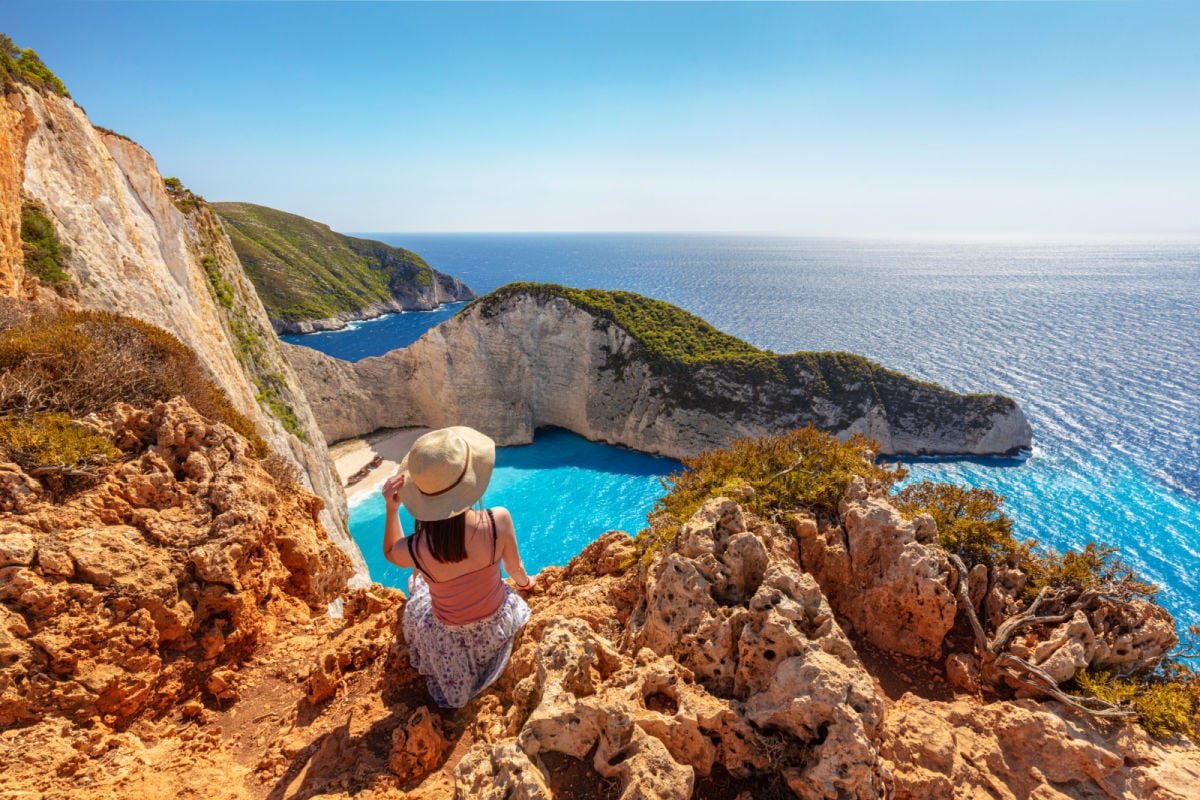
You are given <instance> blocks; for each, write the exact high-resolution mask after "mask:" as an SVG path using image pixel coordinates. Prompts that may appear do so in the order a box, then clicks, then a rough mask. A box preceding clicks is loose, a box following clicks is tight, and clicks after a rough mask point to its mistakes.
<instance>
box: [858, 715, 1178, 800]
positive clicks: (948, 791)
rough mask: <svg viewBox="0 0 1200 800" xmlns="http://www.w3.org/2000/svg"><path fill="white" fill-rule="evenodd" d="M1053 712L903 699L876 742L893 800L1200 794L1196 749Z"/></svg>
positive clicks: (1163, 799) (1174, 798)
mask: <svg viewBox="0 0 1200 800" xmlns="http://www.w3.org/2000/svg"><path fill="white" fill-rule="evenodd" d="M1054 708H1055V707H1054V705H1053V704H1048V705H1045V706H1043V705H1039V704H1038V703H1034V702H1032V701H1029V700H1022V701H1018V702H1015V703H1009V702H998V703H991V704H988V705H984V706H981V705H979V704H978V703H975V702H971V701H969V700H965V699H959V700H954V701H952V702H935V701H929V700H922V699H920V698H918V697H915V696H913V695H906V696H905V697H903V698H902V699H901V700H900V702H899V703H897V705H896V706H895V707H894V708H892V709H891V711H890V712H889V713H888V718H887V721H886V723H885V725H884V731H883V738H882V743H881V750H882V754H883V758H884V760H885V761H886V762H887V763H888V765H889V767H890V770H891V774H892V779H893V781H894V782H895V798H896V800H953V798H961V797H977V796H978V797H998V798H1005V799H1006V800H1018V798H1026V797H1030V798H1032V797H1036V798H1044V800H1057V799H1058V798H1062V800H1066V798H1078V797H1128V798H1135V797H1136V798H1157V799H1158V800H1185V798H1190V797H1193V796H1195V793H1196V791H1197V790H1200V758H1197V753H1196V748H1195V746H1188V745H1184V744H1182V743H1180V744H1174V745H1172V744H1162V743H1159V742H1155V741H1154V740H1153V739H1151V738H1150V737H1149V736H1147V735H1146V733H1145V732H1144V731H1142V730H1140V729H1138V728H1136V727H1131V726H1124V727H1114V728H1112V729H1109V730H1103V729H1101V728H1099V727H1097V726H1095V725H1093V724H1090V723H1088V722H1084V721H1081V720H1076V719H1072V718H1071V717H1069V716H1063V715H1060V714H1058V713H1054Z"/></svg>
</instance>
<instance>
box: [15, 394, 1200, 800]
mask: <svg viewBox="0 0 1200 800" xmlns="http://www.w3.org/2000/svg"><path fill="white" fill-rule="evenodd" d="M89 425H91V426H92V427H93V429H95V430H97V431H101V432H103V433H104V435H106V436H109V437H111V438H112V441H114V442H118V443H123V444H124V446H126V447H127V448H128V456H129V458H128V459H127V460H125V461H124V462H122V463H119V464H117V465H115V466H113V467H111V468H109V469H108V471H107V472H106V473H105V474H104V475H103V476H102V477H101V480H100V481H99V482H98V483H97V484H96V485H95V486H93V487H92V488H90V489H87V490H85V491H83V492H81V493H79V494H77V495H74V496H72V497H70V498H68V500H67V501H66V502H65V503H62V504H58V505H56V504H54V503H51V502H50V501H49V500H47V499H44V498H42V497H41V496H39V495H38V493H37V492H36V491H31V490H30V483H32V484H34V485H36V483H37V482H36V481H22V480H6V481H5V482H3V483H2V484H0V486H3V487H5V488H4V491H3V496H2V497H0V500H2V501H3V502H5V503H6V504H7V507H10V508H15V505H16V503H17V502H18V500H17V498H19V502H20V503H21V504H22V506H21V507H22V509H23V513H11V512H10V513H6V514H3V515H0V563H3V564H4V566H0V700H2V701H3V702H2V704H0V708H3V709H4V713H5V714H6V715H9V716H8V717H5V718H4V719H3V720H0V744H3V745H5V746H3V747H0V793H4V792H10V793H15V794H18V795H20V794H31V795H33V796H37V795H38V794H39V793H50V794H53V793H54V792H55V791H57V790H58V789H59V788H61V786H62V785H64V782H69V784H70V785H71V786H72V794H73V795H74V796H78V797H97V798H99V797H111V796H114V795H115V796H120V797H124V798H134V799H136V798H151V797H155V798H157V797H162V796H203V797H206V798H216V799H217V800H221V799H223V798H229V799H230V800H233V798H237V799H238V800H245V799H246V798H284V797H314V796H322V797H333V798H349V797H360V798H361V797H369V798H376V800H383V799H384V798H397V800H399V798H421V799H422V800H451V798H454V800H467V798H496V800H503V799H505V798H518V797H522V798H538V799H539V800H553V798H577V797H589V798H629V799H632V798H645V800H658V799H659V798H662V799H670V800H676V799H677V800H686V799H687V798H699V799H700V800H716V799H717V798H722V799H723V800H729V799H730V798H753V797H787V796H794V797H799V798H814V799H815V798H832V797H855V798H873V797H880V798H882V797H898V798H927V797H929V798H960V797H971V796H974V795H975V794H978V793H980V792H986V793H988V794H989V796H997V797H1011V798H1019V797H1046V798H1054V797H1091V796H1105V797H1115V798H1129V800H1133V799H1134V798H1142V797H1162V798H1188V797H1192V796H1195V794H1196V792H1197V791H1200V750H1198V749H1197V748H1196V747H1195V746H1192V745H1188V744H1185V743H1183V742H1182V741H1178V742H1175V743H1163V742H1160V741H1156V740H1153V739H1151V738H1149V737H1148V736H1147V735H1146V734H1145V733H1144V732H1142V731H1141V730H1140V729H1138V728H1137V727H1136V726H1133V727H1131V726H1111V727H1110V728H1107V729H1106V728H1103V727H1101V726H1099V725H1098V724H1097V723H1094V722H1092V721H1091V720H1089V719H1084V718H1078V717H1073V716H1068V715H1067V712H1066V711H1065V710H1063V709H1061V708H1059V707H1057V706H1055V705H1054V704H1044V705H1043V704H1038V703H1035V702H1033V701H1029V700H1022V701H1017V702H1009V701H997V702H991V703H985V702H982V701H981V700H980V698H979V697H978V696H977V695H960V696H957V697H953V696H949V695H946V694H944V690H941V691H942V692H943V694H942V695H941V696H939V698H938V699H933V698H932V697H929V696H925V695H926V694H928V693H930V692H931V691H936V689H935V685H934V683H930V682H929V680H928V679H919V680H916V681H913V680H911V679H910V680H909V684H908V685H910V686H912V688H913V689H914V691H917V692H920V693H921V694H915V693H908V694H903V695H902V696H901V695H896V694H891V695H889V694H888V693H886V692H885V690H884V686H886V685H888V684H889V682H892V681H894V678H882V679H881V675H882V674H883V673H884V672H887V668H884V669H883V671H882V672H881V667H882V664H881V662H880V660H879V659H880V656H879V652H878V651H876V650H873V649H867V650H865V651H864V650H861V649H860V648H858V647H857V646H856V645H855V644H854V641H855V640H853V639H852V638H851V637H850V636H848V635H847V632H846V631H845V630H844V629H843V626H842V623H841V622H839V619H838V617H837V614H836V612H837V608H836V606H831V604H830V602H829V601H828V600H827V599H826V597H825V594H824V592H823V591H822V586H821V584H820V582H819V580H818V578H817V577H815V576H814V575H812V574H810V573H808V572H805V571H804V567H803V566H802V558H803V551H804V550H805V548H806V547H808V546H810V545H811V542H810V539H811V536H809V532H810V531H809V529H810V527H811V526H809V525H807V524H803V523H801V522H794V521H791V520H786V519H785V520H782V521H780V522H771V521H768V520H764V519H761V518H758V517H756V516H755V515H753V514H751V513H750V512H748V511H747V510H746V509H745V508H744V507H743V506H741V505H739V504H738V503H736V502H734V501H732V500H729V499H726V498H715V499H711V500H709V501H707V502H706V503H705V504H704V505H703V506H702V507H701V508H700V509H699V510H698V511H697V512H696V513H695V514H694V515H692V517H691V518H690V519H689V520H687V521H686V522H685V523H684V524H683V525H682V526H681V527H680V529H679V530H678V532H677V534H673V535H669V536H667V537H665V538H663V539H660V540H659V541H658V543H657V544H656V545H654V546H651V547H650V549H648V550H645V549H643V545H640V544H639V545H635V543H634V542H632V541H631V539H630V537H629V536H628V535H627V534H624V533H621V532H610V533H608V534H605V535H604V536H602V537H601V538H600V539H598V540H597V541H596V542H594V543H592V544H591V545H589V546H588V547H587V548H586V549H585V550H584V551H583V552H582V553H581V554H580V555H579V556H577V557H576V558H575V559H573V560H572V561H571V563H570V564H568V565H567V566H566V567H565V568H558V567H551V568H547V569H545V570H543V572H542V574H541V576H540V578H539V581H538V588H537V589H536V590H535V593H534V594H533V595H532V596H531V597H530V598H529V602H530V606H531V610H532V614H531V618H530V621H529V623H528V624H527V625H526V627H525V628H523V629H522V631H521V632H520V633H519V634H518V636H517V640H516V642H515V646H514V651H513V655H512V658H511V662H510V666H509V668H508V669H507V670H506V671H505V673H504V674H503V675H502V676H501V677H500V679H499V680H498V681H497V682H496V683H495V684H493V686H492V687H490V688H489V689H488V690H487V691H486V692H484V693H483V694H482V695H481V696H480V697H478V698H476V699H475V700H473V701H472V702H471V703H470V704H468V705H467V706H466V707H465V708H463V709H460V710H456V711H451V710H443V709H436V708H434V707H432V705H431V703H430V700H429V697H428V695H427V693H426V692H425V689H424V681H423V679H422V678H421V676H419V675H417V674H416V673H415V671H414V670H413V669H412V667H411V666H410V665H409V664H408V658H407V647H406V645H405V642H404V640H403V633H402V626H401V624H400V618H401V614H402V612H403V603H404V600H403V597H402V595H401V594H400V593H399V592H396V591H394V590H389V589H385V588H383V587H379V586H374V587H371V588H370V589H357V590H352V591H350V592H348V593H347V594H345V596H344V597H342V598H341V599H339V601H338V602H336V603H335V604H334V606H333V607H334V608H336V611H337V613H336V614H334V615H326V614H314V613H313V612H314V611H320V610H322V609H323V608H324V604H325V603H326V602H327V601H328V600H329V599H330V598H331V597H332V596H333V595H334V594H335V593H336V592H338V591H344V589H340V588H339V587H343V586H344V579H345V575H346V574H347V572H348V569H349V565H348V563H347V562H346V560H345V558H344V557H343V556H342V555H341V553H340V552H339V551H338V550H337V549H336V548H333V547H332V546H330V545H329V544H328V543H326V542H325V541H324V539H323V536H322V535H321V532H320V529H319V526H318V525H317V523H316V521H315V517H314V514H313V509H314V507H315V504H316V502H317V501H316V499H315V498H313V497H312V496H311V495H308V494H306V493H304V492H300V491H295V490H290V491H289V490H287V489H286V487H283V486H280V485H279V484H278V483H277V482H276V481H275V480H274V479H272V478H270V477H269V476H268V475H267V474H266V473H265V472H263V471H262V469H261V468H260V467H259V466H258V463H257V462H256V461H255V459H254V458H253V457H252V456H251V455H250V452H249V446H248V444H247V442H246V441H245V440H244V439H242V438H241V437H239V436H238V435H237V434H235V433H234V432H233V431H231V430H230V429H228V428H225V427H224V426H223V425H220V424H215V423H211V422H208V421H206V420H204V419H203V418H200V417H199V416H198V415H196V414H195V412H193V411H192V410H191V409H190V408H189V407H188V406H187V405H186V404H184V403H182V402H181V401H172V402H170V403H159V404H157V405H155V406H154V407H153V408H151V409H145V410H138V409H132V408H128V407H121V408H119V409H118V410H117V411H115V412H114V413H112V414H109V415H106V416H104V417H103V418H99V417H94V418H92V419H91V420H89ZM0 474H5V475H18V476H19V475H20V474H21V473H20V470H19V468H16V467H15V466H7V465H6V466H5V468H4V469H3V470H0ZM886 505H887V503H886V498H885V497H881V496H877V495H876V494H874V493H873V492H872V491H870V487H866V488H864V487H862V486H856V487H853V488H852V490H851V491H850V492H849V493H848V496H847V498H846V501H845V502H844V503H843V504H842V508H841V510H840V512H839V515H838V517H839V518H838V521H837V522H836V524H834V525H833V527H831V528H828V529H827V530H834V529H838V528H840V526H855V525H858V526H860V528H861V530H860V532H859V534H857V537H858V538H860V539H861V538H863V537H868V536H869V537H871V538H872V539H874V540H877V541H874V542H873V543H872V544H871V545H870V546H871V547H873V548H875V550H874V551H873V552H884V551H885V550H886V542H885V541H884V540H885V539H886V538H887V537H888V536H891V537H893V538H895V539H897V540H898V541H899V542H900V543H901V546H900V552H904V548H906V547H910V546H911V545H912V544H913V542H914V541H915V540H919V539H920V538H922V537H923V535H924V534H923V533H922V528H923V526H924V523H918V524H917V525H916V526H915V527H914V528H905V527H904V526H903V525H900V524H898V523H897V522H896V521H895V519H894V518H893V516H892V515H891V514H889V513H888V509H887V508H886ZM862 518H870V520H871V522H870V524H866V523H863V522H861V519H862ZM831 537H832V534H831ZM918 543H920V542H919V541H918ZM854 546H855V547H857V546H858V545H857V544H856V545H854ZM886 577H887V573H886V572H884V573H878V574H877V575H876V577H875V578H874V579H873V581H874V583H872V584H871V585H878V586H884V587H888V591H889V592H893V594H892V595H891V596H892V597H893V598H894V599H895V600H896V601H897V602H899V603H901V604H902V605H903V606H904V607H912V606H914V605H916V604H915V603H913V602H912V598H906V597H905V596H904V595H905V592H909V593H912V594H913V595H914V596H918V597H919V596H922V594H923V593H924V591H925V590H924V589H923V588H922V587H921V584H920V583H919V582H918V583H909V584H904V583H894V584H892V583H889V582H888V581H887V580H886ZM836 588H837V587H836V586H833V585H831V586H830V588H829V590H828V591H833V590H834V589H836ZM868 591H869V589H868ZM1129 614H1130V615H1131V616H1130V619H1133V620H1136V619H1141V620H1144V621H1146V624H1144V625H1142V626H1141V627H1142V629H1146V630H1148V629H1153V628H1154V627H1155V626H1154V623H1153V620H1154V615H1152V614H1146V613H1143V612H1142V611H1141V610H1139V609H1138V608H1136V607H1133V608H1131V609H1130V610H1129ZM1118 617H1120V614H1119V613H1118V608H1117V607H1114V608H1113V609H1112V610H1110V611H1109V612H1108V614H1107V617H1106V618H1108V619H1111V620H1114V621H1115V620H1116V619H1117V618H1118ZM1090 624H1091V625H1093V626H1094V628H1095V630H1097V631H1099V630H1101V629H1102V628H1103V627H1104V626H1103V625H1100V624H1099V623H1097V622H1095V621H1093V622H1091V623H1090ZM1113 630H1116V628H1113ZM1130 635H1131V636H1132V637H1133V638H1134V639H1139V634H1137V633H1136V632H1130ZM1050 638H1052V635H1051V637H1050ZM1100 638H1101V635H1098V636H1097V637H1096V640H1097V641H1098V640H1099V639H1100ZM860 652H862V653H865V654H866V655H864V656H860ZM924 663H926V664H927V665H931V666H927V667H926V669H931V668H932V669H936V664H937V662H936V661H927V662H924ZM943 685H944V684H943Z"/></svg>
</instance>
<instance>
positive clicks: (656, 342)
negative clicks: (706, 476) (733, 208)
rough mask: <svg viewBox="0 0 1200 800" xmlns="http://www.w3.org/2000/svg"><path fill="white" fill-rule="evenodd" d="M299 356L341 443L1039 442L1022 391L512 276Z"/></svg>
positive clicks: (954, 448)
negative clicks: (357, 343)
mask: <svg viewBox="0 0 1200 800" xmlns="http://www.w3.org/2000/svg"><path fill="white" fill-rule="evenodd" d="M286 352H287V356H288V358H289V360H290V361H291V363H292V365H293V367H294V368H295V369H296V371H297V374H298V375H299V377H300V382H301V384H302V385H303V387H304V391H305V393H306V394H307V396H308V399H309V402H310V403H311V405H312V408H313V411H314V413H315V414H316V417H317V421H318V425H319V426H320V428H321V430H322V432H323V433H324V434H325V437H326V440H327V441H329V442H334V441H340V440H342V439H347V438H350V437H353V436H361V435H363V434H367V433H370V432H372V431H375V430H378V429H380V428H403V427H411V426H430V427H442V426H446V425H452V424H454V425H470V426H472V427H475V428H477V429H479V430H481V431H484V432H485V433H487V434H488V435H489V436H491V437H493V438H494V439H496V440H497V442H499V443H500V444H502V445H513V444H527V443H529V442H531V441H532V440H533V433H534V431H535V430H536V429H537V428H539V427H542V426H556V427H560V428H566V429H567V430H570V431H574V432H575V433H578V434H580V435H582V436H585V437H587V438H588V439H592V440H595V441H603V442H609V443H612V444H619V445H624V446H626V447H631V448H634V449H636V450H640V451H643V452H649V453H659V454H662V455H668V456H672V457H676V458H680V457H685V456H694V455H696V454H697V453H699V452H701V451H703V450H707V449H712V448H714V447H722V446H724V445H725V444H727V443H728V442H729V441H731V440H732V439H736V438H742V437H746V436H759V435H764V434H771V433H779V432H782V431H785V430H790V429H793V428H797V427H802V426H804V425H808V424H813V425H816V426H817V427H818V428H820V429H821V430H824V431H828V432H831V433H835V434H837V435H838V436H839V437H841V438H845V437H847V436H849V435H851V434H854V433H863V434H866V435H867V436H870V437H871V438H873V439H875V440H876V441H877V442H879V443H880V445H881V451H882V452H883V453H885V454H972V455H991V454H1001V453H1010V452H1013V451H1016V450H1019V449H1021V448H1026V447H1028V446H1029V445H1030V440H1031V430H1030V426H1029V423H1028V421H1027V420H1026V418H1025V415H1024V413H1023V412H1022V411H1021V409H1020V407H1019V406H1018V405H1017V404H1016V403H1015V402H1014V401H1013V400H1011V399H1009V398H1007V397H1002V396H999V395H963V394H958V393H956V392H952V391H949V390H947V389H944V388H942V387H940V386H936V385H934V384H931V383H925V382H922V381H917V380H914V379H912V378H909V377H906V376H904V375H902V374H900V373H898V372H894V371H891V370H888V369H884V368H883V367H881V366H879V365H878V364H875V363H873V362H871V361H869V360H867V359H865V358H862V357H860V356H855V355H851V354H848V353H794V354H791V355H776V354H774V353H769V352H767V351H763V350H759V349H757V348H755V347H753V346H751V345H749V344H746V343H745V342H742V341H741V340H739V339H736V338H734V337H732V336H729V335H727V334H724V333H721V332H720V331H717V330H716V329H715V328H713V327H712V326H711V325H709V324H708V323H706V322H705V321H704V320H702V319H700V318H699V317H696V316H694V315H692V314H689V313H687V312H686V311H683V310H682V309H679V308H676V307H675V306H671V305H669V304H667V303H662V302H659V301H656V300H651V299H649V298H645V297H641V296H639V295H635V294H630V293H628V292H605V291H599V290H575V289H568V288H565V287H561V286H553V285H544V284H511V285H509V286H507V287H504V288H502V289H499V290H497V291H496V292H493V293H492V294H490V295H488V296H486V297H484V298H482V299H481V300H478V301H476V302H475V303H473V304H472V305H471V306H469V307H468V308H467V309H465V310H464V311H463V312H462V313H460V314H459V315H457V316H456V317H454V318H453V319H451V320H449V321H447V322H444V323H442V324H441V325H439V326H437V327H436V328H434V329H433V330H431V331H429V332H428V333H427V334H425V336H423V337H422V338H421V339H420V340H419V341H417V342H416V343H414V344H413V345H411V346H409V347H407V348H405V349H402V350H394V351H392V352H390V353H387V354H385V355H383V356H380V357H377V358H368V359H364V360H362V361H359V362H357V363H353V364H352V363H348V362H345V361H340V360H338V359H335V358H330V357H329V356H325V355H323V354H321V353H318V352H316V351H314V350H311V349H309V348H303V347H294V346H288V347H287V348H286Z"/></svg>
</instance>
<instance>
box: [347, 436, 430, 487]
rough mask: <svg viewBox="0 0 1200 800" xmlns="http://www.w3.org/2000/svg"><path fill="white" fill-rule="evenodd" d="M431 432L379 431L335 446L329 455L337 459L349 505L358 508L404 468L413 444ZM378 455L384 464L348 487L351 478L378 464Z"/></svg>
mask: <svg viewBox="0 0 1200 800" xmlns="http://www.w3.org/2000/svg"><path fill="white" fill-rule="evenodd" d="M429 431H430V429H429V428H400V429H395V430H383V431H376V432H375V433H372V434H368V435H367V436H364V437H361V438H354V439H346V440H344V441H341V442H338V443H337V444H335V445H332V446H331V447H330V448H329V455H331V456H332V457H333V462H334V466H335V467H336V469H337V474H338V479H339V480H340V481H341V482H342V486H343V487H344V488H345V490H346V502H347V503H349V504H350V505H354V504H355V503H357V502H359V501H360V500H362V499H363V498H365V497H366V496H367V495H369V494H370V493H371V492H374V491H377V490H378V489H379V487H380V486H382V485H383V482H384V481H386V480H387V479H388V477H390V476H391V475H392V473H394V472H395V471H396V468H397V467H398V466H400V461H401V460H402V459H403V458H404V456H405V454H406V453H408V449H409V448H410V447H412V445H413V442H415V441H416V440H417V439H418V438H420V437H421V436H422V435H423V434H426V433H428V432H429ZM376 456H379V457H381V458H382V459H383V461H382V462H381V463H380V464H379V465H378V466H376V467H374V468H372V469H371V471H370V472H368V473H367V475H366V477H365V478H363V479H362V480H360V481H359V482H358V483H356V484H354V485H353V486H347V485H346V483H347V481H349V480H350V476H352V475H354V474H355V473H356V472H358V471H359V470H361V469H362V468H363V467H366V466H367V465H368V464H370V463H371V462H372V461H374V460H375V457H376Z"/></svg>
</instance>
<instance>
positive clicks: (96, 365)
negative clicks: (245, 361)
mask: <svg viewBox="0 0 1200 800" xmlns="http://www.w3.org/2000/svg"><path fill="white" fill-rule="evenodd" d="M178 395H182V396H183V397H185V398H186V399H187V401H188V402H189V403H191V405H192V406H193V407H194V408H195V409H196V410H197V411H199V412H200V413H201V414H203V415H204V416H206V417H208V418H210V419H213V420H217V421H220V422H224V423H225V424H227V425H229V426H230V427H231V428H233V429H234V430H235V431H237V432H238V433H240V434H242V435H243V436H245V437H246V438H247V439H249V440H250V441H251V442H253V443H254V445H255V447H256V449H257V450H258V452H259V454H260V455H262V454H263V453H265V452H266V444H265V443H264V442H263V441H262V439H261V438H260V437H259V435H258V433H257V431H256V430H255V428H254V423H253V422H251V421H250V420H249V419H248V418H247V417H245V416H244V415H243V414H241V413H240V412H238V411H237V410H236V409H235V408H234V407H233V405H232V404H231V403H230V402H229V398H228V397H227V396H226V395H225V393H224V392H223V391H221V389H220V388H219V387H217V386H216V384H214V383H213V382H212V381H211V380H209V378H208V376H207V374H205V372H204V368H203V367H202V366H201V365H200V362H199V360H198V359H197V358H196V354H195V353H193V352H192V351H191V350H190V349H189V348H188V347H186V346H185V345H184V344H183V343H182V342H180V341H179V340H178V339H176V338H175V337H174V336H172V335H171V334H169V333H167V332H166V331H164V330H162V329H160V328H156V327H154V326H153V325H149V324H147V323H145V322H141V321H140V320H136V319H132V318H130V317H124V316H121V315H120V314H113V313H109V312H101V311H71V312H65V313H62V314H57V315H42V316H35V317H32V318H31V319H29V320H27V321H24V322H22V323H19V324H17V325H14V326H12V327H10V328H8V329H7V330H5V331H4V332H3V333H0V415H10V416H21V417H27V416H29V415H32V414H36V413H42V412H61V413H64V414H66V415H68V416H70V417H74V418H78V417H83V416H86V415H87V414H90V413H93V412H99V411H104V410H107V409H109V408H111V407H112V406H113V405H115V404H117V403H121V402H123V403H130V404H132V405H149V404H150V403H152V402H154V401H156V400H167V399H170V398H172V397H175V396H178Z"/></svg>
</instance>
